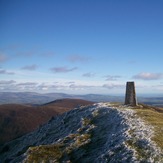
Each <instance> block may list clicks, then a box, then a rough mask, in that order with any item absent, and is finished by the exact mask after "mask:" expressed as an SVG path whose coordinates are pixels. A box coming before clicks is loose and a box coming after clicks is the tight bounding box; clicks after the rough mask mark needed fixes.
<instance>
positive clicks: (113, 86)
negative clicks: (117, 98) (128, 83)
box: [103, 83, 125, 89]
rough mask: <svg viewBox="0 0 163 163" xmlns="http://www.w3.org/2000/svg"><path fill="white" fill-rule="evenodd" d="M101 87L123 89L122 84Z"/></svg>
mask: <svg viewBox="0 0 163 163" xmlns="http://www.w3.org/2000/svg"><path fill="white" fill-rule="evenodd" d="M103 87H104V88H108V89H113V88H124V87H125V85H124V84H114V83H109V84H104V85H103Z"/></svg>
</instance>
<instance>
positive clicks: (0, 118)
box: [0, 99, 93, 144]
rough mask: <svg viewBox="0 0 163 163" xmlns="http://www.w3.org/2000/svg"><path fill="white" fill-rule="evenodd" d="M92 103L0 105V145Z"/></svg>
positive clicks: (66, 102)
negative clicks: (67, 112) (57, 116)
mask: <svg viewBox="0 0 163 163" xmlns="http://www.w3.org/2000/svg"><path fill="white" fill-rule="evenodd" d="M92 103H93V102H90V101H85V100H79V99H62V100H56V101H53V102H51V103H49V104H46V105H42V106H29V105H19V104H4V105H0V144H2V143H5V142H7V141H10V140H12V139H15V138H17V137H20V136H22V135H24V134H27V133H29V132H31V131H34V130H35V129H36V128H37V127H39V125H42V124H44V123H46V122H47V121H48V120H50V119H51V117H53V116H56V115H59V114H62V113H64V112H66V111H69V110H71V109H73V108H75V107H78V106H80V105H88V104H92Z"/></svg>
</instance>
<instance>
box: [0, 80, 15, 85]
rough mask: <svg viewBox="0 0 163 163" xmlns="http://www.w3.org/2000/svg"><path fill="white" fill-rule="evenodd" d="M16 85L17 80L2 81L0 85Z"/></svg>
mask: <svg viewBox="0 0 163 163" xmlns="http://www.w3.org/2000/svg"><path fill="white" fill-rule="evenodd" d="M14 83H16V81H15V80H0V85H8V84H14Z"/></svg>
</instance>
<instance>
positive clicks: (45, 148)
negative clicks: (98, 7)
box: [0, 103, 163, 163]
mask: <svg viewBox="0 0 163 163" xmlns="http://www.w3.org/2000/svg"><path fill="white" fill-rule="evenodd" d="M153 135H154V131H153V128H152V126H150V125H147V124H145V123H144V121H143V120H142V119H141V118H139V117H138V116H137V115H136V114H135V111H134V110H133V109H129V108H127V107H113V106H111V105H110V104H108V103H98V104H94V105H91V106H86V107H80V108H77V109H73V110H71V111H69V112H67V113H64V114H62V115H60V116H57V117H54V118H52V119H51V120H50V121H49V122H48V123H47V124H45V125H43V126H42V127H40V128H39V129H37V130H36V131H34V132H32V133H30V134H27V135H25V136H23V137H21V138H19V139H16V140H14V141H12V142H10V143H7V144H5V145H4V146H3V147H1V149H0V150H1V152H0V160H1V161H2V162H4V161H6V162H7V161H8V162H15V163H16V162H23V161H24V162H25V163H30V162H41V161H45V162H46V161H47V162H67V161H69V162H81V163H82V162H94V163H99V162H103V163H105V162H125V163H132V162H158V163H161V162H162V161H163V155H162V153H161V149H160V148H159V147H158V146H157V145H156V144H155V143H154V142H153V141H152V140H151V139H152V137H153Z"/></svg>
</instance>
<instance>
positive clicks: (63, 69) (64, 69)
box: [50, 67, 77, 73]
mask: <svg viewBox="0 0 163 163" xmlns="http://www.w3.org/2000/svg"><path fill="white" fill-rule="evenodd" d="M50 70H51V71H52V72H53V73H67V72H71V71H74V70H77V67H73V68H68V67H52V68H51V69H50Z"/></svg>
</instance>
